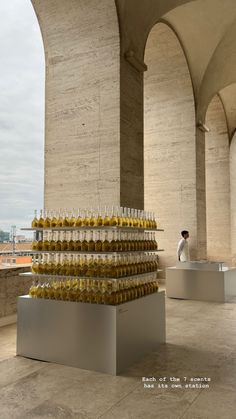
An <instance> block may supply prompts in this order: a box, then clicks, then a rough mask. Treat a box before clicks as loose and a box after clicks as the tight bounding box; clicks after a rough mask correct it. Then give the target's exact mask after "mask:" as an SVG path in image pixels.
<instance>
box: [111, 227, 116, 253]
mask: <svg viewBox="0 0 236 419" xmlns="http://www.w3.org/2000/svg"><path fill="white" fill-rule="evenodd" d="M110 250H111V252H118V243H117V240H116V232H115V231H114V230H113V231H112V240H111V242H110Z"/></svg>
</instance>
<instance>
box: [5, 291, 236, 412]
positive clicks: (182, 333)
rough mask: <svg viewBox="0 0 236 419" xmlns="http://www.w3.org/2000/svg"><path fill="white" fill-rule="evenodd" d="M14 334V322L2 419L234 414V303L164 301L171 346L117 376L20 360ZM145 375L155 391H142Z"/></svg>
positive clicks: (9, 336) (10, 331) (7, 353)
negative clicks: (197, 378)
mask: <svg viewBox="0 0 236 419" xmlns="http://www.w3.org/2000/svg"><path fill="white" fill-rule="evenodd" d="M15 332H16V327H15V325H12V326H6V327H3V328H1V329H0V417H1V418H3V419H8V418H9V419H10V418H11V419H12V418H13V419H15V418H22V419H26V418H30V419H36V418H40V419H43V418H53V419H54V418H65V419H69V418H78V419H87V418H90V419H97V418H102V419H154V418H155V419H156V418H157V419H158V418H160V419H172V418H173V419H178V418H184V419H218V418H219V419H233V418H234V417H235V410H236V352H235V347H236V300H235V301H232V302H231V303H227V304H218V303H205V302H204V303H203V302H198V301H184V300H170V299H167V344H166V345H162V346H161V347H160V350H159V351H158V352H157V353H152V354H150V355H149V356H147V357H146V358H145V359H143V360H142V361H140V362H139V363H137V364H136V365H135V366H133V367H132V368H130V369H129V370H128V371H126V372H125V373H124V374H122V375H121V376H119V377H112V376H109V375H104V374H100V373H95V372H91V371H85V370H80V369H76V368H70V367H64V366H60V365H56V364H48V363H43V362H38V361H33V360H30V359H24V358H19V357H15V356H14V354H15V339H16V337H15ZM144 376H145V377H155V378H156V379H157V381H156V382H155V387H154V388H144V382H142V377H144ZM164 377H167V378H166V379H165V378H164ZM170 377H175V378H176V379H177V378H180V379H181V381H182V384H183V386H184V385H185V384H186V382H187V383H188V382H189V380H190V379H191V378H195V377H202V378H205V377H206V378H210V379H211V381H210V382H208V383H207V382H198V385H199V387H201V385H203V384H204V385H206V384H208V385H209V388H189V389H184V388H175V389H173V388H171V387H170V385H171V383H172V384H173V383H174V381H172V382H171V383H170V381H169V379H170ZM184 377H186V378H184ZM159 379H162V381H159ZM184 380H187V381H184ZM146 383H147V382H146ZM158 383H159V384H164V383H168V385H169V388H158ZM175 383H177V384H178V383H179V382H177V381H176V382H175ZM192 383H194V382H192ZM195 383H196V382H195ZM149 384H152V383H151V382H150V383H149Z"/></svg>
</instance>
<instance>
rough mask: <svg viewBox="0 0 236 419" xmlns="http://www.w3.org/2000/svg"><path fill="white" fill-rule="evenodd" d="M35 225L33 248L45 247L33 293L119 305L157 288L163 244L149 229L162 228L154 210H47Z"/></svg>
mask: <svg viewBox="0 0 236 419" xmlns="http://www.w3.org/2000/svg"><path fill="white" fill-rule="evenodd" d="M32 228H33V229H35V230H38V233H37V235H35V238H34V240H33V243H32V247H33V250H34V251H35V252H39V253H38V255H37V256H34V258H33V263H32V273H33V274H34V275H35V278H37V279H36V281H35V282H34V283H33V285H32V286H31V288H30V292H29V294H30V295H31V296H32V297H36V298H49V299H60V300H68V301H80V302H89V303H97V304H113V305H116V304H121V303H123V302H126V301H130V300H133V299H135V298H140V297H142V296H144V295H147V294H150V293H153V292H157V290H158V284H157V281H156V272H157V268H158V257H157V255H156V254H155V252H156V251H157V249H158V244H157V242H156V240H155V233H154V232H153V231H152V232H151V231H148V230H156V229H157V222H156V220H155V217H154V214H153V213H150V212H145V211H140V210H136V209H130V208H118V207H116V208H115V207H112V208H111V209H109V208H107V207H105V209H104V210H103V211H102V210H100V209H99V210H97V211H94V210H90V211H89V210H72V211H68V210H60V211H51V210H49V211H42V210H41V211H40V215H39V217H37V212H36V211H35V217H34V219H33V221H32ZM145 230H146V231H145ZM36 238H37V239H36ZM40 252H41V253H40ZM44 278H45V282H44V283H42V279H44Z"/></svg>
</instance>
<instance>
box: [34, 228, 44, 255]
mask: <svg viewBox="0 0 236 419" xmlns="http://www.w3.org/2000/svg"><path fill="white" fill-rule="evenodd" d="M42 238H43V233H42V232H40V233H39V239H38V242H37V249H36V250H38V251H39V252H41V251H42V250H43V240H42Z"/></svg>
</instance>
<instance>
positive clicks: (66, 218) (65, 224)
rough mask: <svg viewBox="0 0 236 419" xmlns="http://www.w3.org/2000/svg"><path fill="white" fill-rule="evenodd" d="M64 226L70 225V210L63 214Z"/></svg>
mask: <svg viewBox="0 0 236 419" xmlns="http://www.w3.org/2000/svg"><path fill="white" fill-rule="evenodd" d="M62 227H70V217H69V214H68V210H65V211H64V213H63V216H62Z"/></svg>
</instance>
